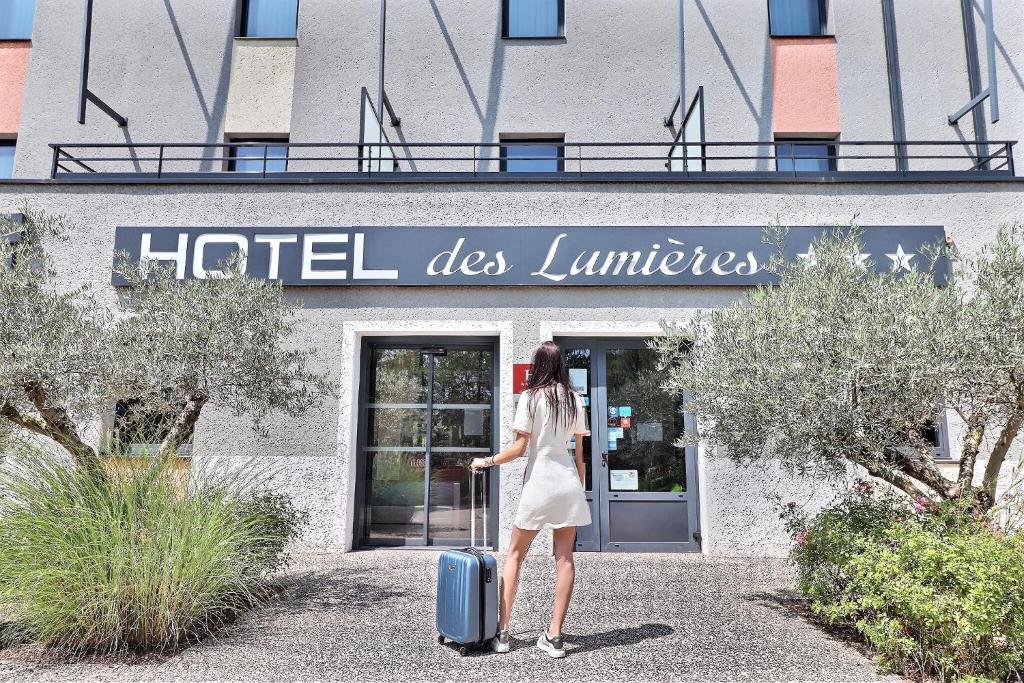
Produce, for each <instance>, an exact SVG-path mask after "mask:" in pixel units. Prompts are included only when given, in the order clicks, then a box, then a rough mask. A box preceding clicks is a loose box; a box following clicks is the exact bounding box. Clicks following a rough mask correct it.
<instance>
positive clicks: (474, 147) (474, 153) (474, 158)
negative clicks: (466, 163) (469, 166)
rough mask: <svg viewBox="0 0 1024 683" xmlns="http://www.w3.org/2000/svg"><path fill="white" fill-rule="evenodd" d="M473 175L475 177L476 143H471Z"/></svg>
mask: <svg viewBox="0 0 1024 683" xmlns="http://www.w3.org/2000/svg"><path fill="white" fill-rule="evenodd" d="M473 177H474V178H476V145H473Z"/></svg>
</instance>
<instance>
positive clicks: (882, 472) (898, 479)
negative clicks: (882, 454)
mask: <svg viewBox="0 0 1024 683" xmlns="http://www.w3.org/2000/svg"><path fill="white" fill-rule="evenodd" d="M850 459H851V460H852V461H853V462H854V463H856V464H858V465H860V466H861V467H863V468H864V469H865V470H867V472H868V474H870V475H871V476H872V477H876V478H878V479H881V480H882V481H884V482H887V483H888V484H890V485H892V486H893V487H894V488H896V489H898V490H900V491H903V492H904V493H905V494H907V495H908V496H910V497H911V498H917V497H918V496H922V495H924V492H923V491H922V490H921V489H919V488H918V487H917V485H916V484H915V483H914V481H913V480H912V479H911V478H910V477H907V476H904V475H903V474H901V473H900V472H898V471H896V470H894V469H889V468H886V467H880V466H879V465H878V462H877V461H876V460H875V459H874V458H872V457H870V456H867V457H852V458H850Z"/></svg>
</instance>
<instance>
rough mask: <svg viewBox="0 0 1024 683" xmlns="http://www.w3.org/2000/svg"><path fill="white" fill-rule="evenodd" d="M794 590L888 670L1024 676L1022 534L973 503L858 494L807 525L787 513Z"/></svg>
mask: <svg viewBox="0 0 1024 683" xmlns="http://www.w3.org/2000/svg"><path fill="white" fill-rule="evenodd" d="M783 518H784V519H785V520H786V522H787V525H788V527H789V529H790V531H791V532H792V533H793V535H794V538H795V540H796V544H795V546H794V548H793V551H792V559H793V560H794V562H795V563H796V566H797V568H798V575H799V587H800V590H801V591H802V592H804V594H806V595H807V596H808V597H809V598H810V599H811V605H812V608H813V610H814V611H815V612H816V613H817V614H819V615H821V616H822V617H823V618H824V619H825V620H826V621H828V622H830V623H834V624H835V623H840V624H846V625H849V626H852V627H853V628H855V629H856V630H857V631H858V632H859V633H860V634H861V635H862V636H863V637H864V638H865V639H866V640H867V642H868V643H869V644H870V645H871V646H872V647H874V648H875V649H876V650H877V651H878V652H879V654H880V655H881V658H882V663H883V664H884V665H886V666H887V667H888V668H890V669H893V670H896V671H900V672H903V673H910V674H913V675H916V676H919V677H927V676H937V677H938V678H940V679H942V680H946V679H963V678H965V677H976V680H999V681H1005V680H1010V679H1011V678H1012V679H1013V680H1018V679H1019V677H1020V676H1021V675H1022V674H1024V536H1021V535H1019V534H1017V535H1013V534H1007V533H1006V532H1005V531H1003V530H1001V529H1000V528H999V527H998V526H997V525H996V524H994V523H992V522H991V521H990V519H989V518H988V517H987V516H985V515H982V514H980V513H977V512H976V511H975V510H974V509H973V508H972V507H971V506H970V501H959V502H947V503H941V504H936V503H932V502H930V501H926V500H924V499H918V500H916V501H913V502H909V501H906V500H905V499H897V498H894V497H892V496H890V495H874V492H873V491H872V490H871V487H870V485H867V484H866V483H865V482H859V483H858V485H857V486H856V487H855V489H854V490H853V491H851V492H849V493H847V494H846V495H844V496H843V497H841V498H840V499H839V500H838V501H837V502H836V503H835V504H833V505H832V506H830V507H829V508H826V509H825V510H823V511H822V512H821V513H819V514H818V515H816V516H814V517H810V518H809V517H806V516H804V515H801V514H800V513H799V512H798V511H797V510H796V509H795V508H794V507H788V508H786V509H785V511H784V512H783Z"/></svg>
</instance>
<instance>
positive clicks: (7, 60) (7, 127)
mask: <svg viewBox="0 0 1024 683" xmlns="http://www.w3.org/2000/svg"><path fill="white" fill-rule="evenodd" d="M31 48H32V43H31V42H29V41H27V40H0V135H2V136H4V137H9V136H11V135H16V134H17V133H18V120H19V119H21V96H22V94H24V92H25V74H27V73H28V53H29V51H30V50H31Z"/></svg>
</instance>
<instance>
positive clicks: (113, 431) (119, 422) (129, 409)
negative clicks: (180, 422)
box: [101, 398, 195, 458]
mask: <svg viewBox="0 0 1024 683" xmlns="http://www.w3.org/2000/svg"><path fill="white" fill-rule="evenodd" d="M139 407H141V401H139V400H138V399H131V398H129V399H119V400H118V401H116V402H115V403H114V408H113V410H112V411H111V412H110V422H109V428H108V430H107V436H106V441H105V443H104V445H103V447H102V448H101V452H102V455H104V456H107V457H110V456H115V457H127V458H151V457H153V456H154V455H156V453H157V450H158V449H159V447H160V444H161V443H162V442H163V439H164V436H165V435H155V436H158V437H159V440H157V441H136V440H134V438H135V437H139V436H142V434H141V431H136V432H135V433H134V434H133V433H132V431H131V430H130V429H129V428H128V427H129V426H130V425H131V424H132V421H133V420H135V419H138V418H137V417H136V416H134V415H133V413H134V412H135V411H136V410H137V409H138V408H139ZM175 415H176V413H173V412H167V413H164V414H163V415H162V417H164V418H172V417H174V416H175ZM141 420H142V421H143V422H145V421H146V420H147V416H146V415H145V414H143V415H142V416H141ZM136 426H137V427H138V425H136ZM149 426H152V425H149ZM194 440H195V433H193V434H192V435H190V436H189V437H188V438H187V439H185V441H183V442H182V443H181V444H179V446H178V453H177V454H178V457H179V458H187V457H191V455H192V444H193V441H194Z"/></svg>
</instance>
